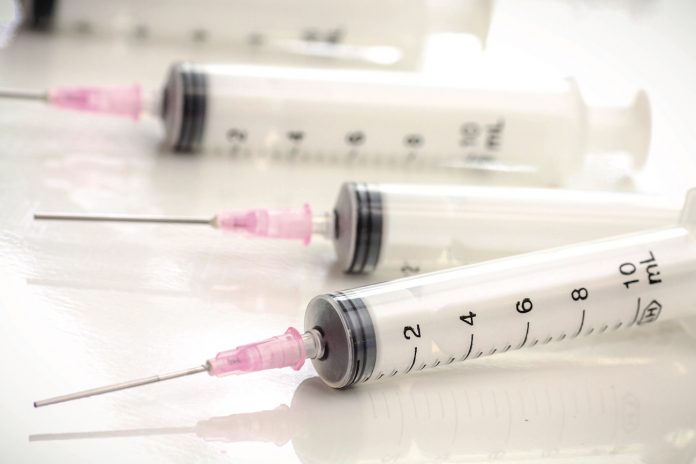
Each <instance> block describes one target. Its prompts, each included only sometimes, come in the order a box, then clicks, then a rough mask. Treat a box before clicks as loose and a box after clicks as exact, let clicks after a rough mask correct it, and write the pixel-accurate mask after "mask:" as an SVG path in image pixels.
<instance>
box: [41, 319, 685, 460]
mask: <svg viewBox="0 0 696 464" xmlns="http://www.w3.org/2000/svg"><path fill="white" fill-rule="evenodd" d="M662 329H664V330H654V331H651V334H650V336H647V337H641V338H640V343H622V341H625V338H623V337H620V336H619V337H614V340H605V341H609V343H600V344H599V346H597V347H593V348H592V349H589V350H588V349H587V347H586V349H585V350H578V349H576V350H571V351H569V352H565V353H548V352H547V353H538V355H537V356H533V357H532V359H531V360H530V361H529V362H526V363H523V364H520V363H518V362H516V361H518V360H517V359H516V358H515V357H514V356H512V357H509V359H499V360H498V361H497V362H493V363H490V364H482V365H479V366H477V369H476V370H475V372H467V371H466V370H462V369H450V370H449V371H444V372H442V373H440V374H438V375H436V376H431V375H422V376H411V377H409V378H404V379H403V380H402V381H401V382H398V384H397V383H386V382H385V383H379V384H373V385H369V386H365V387H363V388H355V389H352V390H350V391H336V390H333V389H331V388H327V387H326V386H325V385H324V384H323V383H322V382H321V381H320V380H319V379H317V378H316V377H313V378H310V379H307V380H305V381H303V382H302V383H301V384H300V385H299V386H298V387H297V389H296V391H295V393H294V394H293V398H292V402H291V403H290V404H289V405H284V404H283V405H280V406H278V407H276V408H274V409H272V410H265V411H259V412H253V413H248V412H247V413H242V414H231V415H227V416H219V417H212V418H207V419H203V420H200V421H198V422H197V423H196V424H190V425H186V426H181V425H180V424H177V426H171V425H168V426H164V427H157V428H140V429H130V430H128V429H127V430H105V431H93V432H69V433H55V434H38V435H31V436H30V437H29V440H30V441H32V442H41V441H54V440H77V439H108V438H125V437H151V436H155V435H170V434H194V435H195V436H196V437H197V438H199V439H201V440H204V441H206V442H225V443H239V442H257V443H260V442H266V443H275V444H276V445H277V446H284V445H285V444H287V443H288V442H291V444H292V447H293V448H294V449H295V452H296V453H297V455H298V457H299V458H300V460H301V461H302V462H305V463H319V462H342V463H360V462H412V460H411V459H409V458H411V457H413V450H418V452H419V455H418V457H419V458H420V459H417V460H415V461H416V462H435V461H436V460H438V459H440V460H443V461H445V462H452V461H454V462H461V461H466V462H480V459H481V457H482V456H491V455H496V456H497V457H498V459H500V460H501V461H508V460H510V461H515V462H519V459H526V460H529V459H530V458H531V459H536V458H541V457H543V456H545V455H548V454H549V451H550V450H554V453H553V456H554V457H555V458H577V457H578V456H584V457H590V456H592V455H610V454H611V455H613V456H616V455H620V454H622V452H621V451H618V450H623V452H624V453H626V454H628V455H632V456H634V457H638V456H641V457H643V458H647V457H648V456H655V455H662V456H665V455H669V456H681V457H683V458H687V457H688V458H691V457H692V456H693V455H694V453H696V447H695V446H694V445H695V444H696V437H693V436H691V435H690V434H687V436H688V437H687V436H685V437H684V439H683V440H664V439H663V437H665V436H679V434H680V433H679V432H680V431H684V430H692V429H693V427H694V425H696V404H694V403H693V402H692V401H685V399H687V398H690V397H691V396H692V392H693V390H694V388H695V387H696V370H695V369H696V356H695V355H694V353H693V350H692V349H690V345H691V344H693V342H694V340H693V337H690V336H688V335H687V333H686V332H685V331H684V330H678V328H677V327H669V325H668V324H664V325H663V327H662ZM669 329H671V330H669ZM617 335H618V334H617ZM611 338H612V337H607V339H611ZM617 341H618V343H617ZM588 351H589V352H588ZM510 358H511V359H510ZM646 376H649V378H650V379H659V380H658V381H649V380H646ZM327 417H331V418H337V419H338V420H331V421H326V420H325V418H327ZM70 426H74V424H73V423H72V422H71V423H70ZM346 430H349V431H360V433H346ZM501 431H505V432H504V433H501ZM500 450H505V451H504V453H500ZM229 451H230V452H231V454H232V453H234V452H235V448H231V449H230V450H229ZM476 458H478V459H476ZM554 462H557V461H555V460H554ZM670 462H690V461H689V460H688V459H687V460H679V459H674V460H670Z"/></svg>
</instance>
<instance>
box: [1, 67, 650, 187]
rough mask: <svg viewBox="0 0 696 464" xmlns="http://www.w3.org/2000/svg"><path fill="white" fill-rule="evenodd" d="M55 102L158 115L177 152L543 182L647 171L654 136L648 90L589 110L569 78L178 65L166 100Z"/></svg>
mask: <svg viewBox="0 0 696 464" xmlns="http://www.w3.org/2000/svg"><path fill="white" fill-rule="evenodd" d="M537 81H539V80H538V79H537ZM3 94H4V95H6V96H11V94H12V92H9V93H8V92H4V93H2V94H0V95H3ZM16 95H17V94H16V93H15V94H14V96H16ZM37 95H39V94H37ZM40 95H45V93H40ZM48 95H49V97H48V100H47V101H49V103H52V104H54V105H57V106H61V107H64V108H72V109H76V110H82V111H97V112H102V113H112V114H117V115H122V116H128V117H132V118H137V117H138V115H139V114H141V113H143V112H145V111H147V112H150V113H152V114H153V115H155V116H156V117H157V118H161V120H162V122H163V124H164V128H165V136H164V138H165V140H164V144H165V146H166V147H168V148H170V149H172V150H174V151H178V152H195V151H199V150H204V151H209V152H218V153H227V154H230V155H232V156H237V155H240V156H241V155H247V154H248V155H250V156H255V157H264V156H273V158H274V159H275V158H277V159H282V160H286V161H288V162H297V161H298V160H312V159H332V160H335V161H345V162H350V163H353V162H371V161H375V162H394V163H396V164H397V165H409V166H412V165H416V166H424V167H440V168H442V167H448V168H451V167H453V166H456V167H463V168H472V169H474V170H476V171H477V172H478V171H480V170H485V171H486V172H489V171H499V172H505V173H508V174H509V175H512V176H516V177H520V176H521V177H522V178H524V179H529V181H530V182H537V183H540V184H544V185H547V184H558V183H559V182H561V181H562V180H563V179H565V178H567V177H568V176H570V175H572V174H574V173H575V172H576V171H577V169H578V168H579V167H581V166H582V163H583V161H584V159H585V157H586V155H588V154H589V153H605V154H612V153H613V154H616V153H621V154H624V155H627V156H628V157H629V158H630V159H631V161H632V162H633V165H634V166H635V167H641V166H642V165H643V164H644V162H645V160H646V158H647V155H648V149H649V146H650V133H651V112H650V104H649V100H648V97H647V95H646V94H645V92H642V91H641V92H637V93H636V94H635V95H634V98H633V101H632V102H631V103H629V104H627V105H618V106H616V105H615V106H592V105H589V104H587V103H586V102H585V101H584V100H583V98H582V96H581V93H580V91H579V89H578V86H577V85H576V83H575V82H574V81H573V80H570V79H569V80H558V81H555V82H551V83H549V84H548V85H546V84H542V83H540V82H534V83H532V84H521V83H514V82H513V83H502V82H493V80H492V79H491V78H490V77H489V76H484V77H478V78H474V77H473V76H471V77H469V78H467V79H466V80H464V79H462V80H461V81H460V80H458V81H456V82H453V81H447V82H441V81H435V80H433V79H432V78H426V77H424V76H418V75H415V74H413V73H411V74H409V73H395V72H394V73H388V72H376V71H340V72H339V71H331V70H322V69H294V68H282V67H271V66H266V67H259V66H256V67H254V66H232V65H198V64H196V65H194V64H191V63H177V64H175V65H174V66H172V68H171V70H170V72H169V75H168V76H167V80H166V84H165V85H164V88H163V90H162V91H161V92H159V97H158V98H156V99H154V98H150V97H148V98H150V99H151V100H153V101H155V100H159V103H149V102H147V101H146V100H147V99H146V98H145V97H146V96H147V95H146V93H142V94H141V93H140V91H139V90H137V89H135V88H131V87H125V88H114V89H107V88H104V89H100V88H97V87H85V88H74V89H55V90H52V91H49V92H48ZM52 95H54V96H52ZM327 115H330V116H329V117H327Z"/></svg>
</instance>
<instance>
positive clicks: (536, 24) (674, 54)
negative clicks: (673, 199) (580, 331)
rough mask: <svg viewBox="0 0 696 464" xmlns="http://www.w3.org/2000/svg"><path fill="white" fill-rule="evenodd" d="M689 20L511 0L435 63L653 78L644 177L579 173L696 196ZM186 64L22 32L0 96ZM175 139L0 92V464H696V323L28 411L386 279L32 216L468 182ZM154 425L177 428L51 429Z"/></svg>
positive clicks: (190, 237)
mask: <svg viewBox="0 0 696 464" xmlns="http://www.w3.org/2000/svg"><path fill="white" fill-rule="evenodd" d="M694 18H696V4H694V3H693V2H690V1H688V0H682V1H679V2H677V1H674V2H660V1H647V0H646V1H630V0H624V1H620V0H617V1H612V2H594V1H584V2H579V1H578V2H574V3H573V2H571V3H570V5H568V4H565V3H559V2H549V1H531V0H523V1H522V0H520V1H500V2H499V3H498V5H497V7H496V12H495V17H494V23H493V27H492V29H491V35H490V40H489V44H488V51H487V53H486V55H484V56H483V57H480V56H467V57H466V59H464V60H462V61H461V62H455V63H453V62H452V61H453V60H452V59H451V57H447V56H446V55H437V54H436V55H434V56H432V57H431V58H430V59H429V60H428V62H427V66H428V68H427V69H428V70H429V71H431V72H442V71H443V70H445V69H447V67H451V68H452V69H451V70H448V72H466V69H467V68H468V67H470V66H480V65H482V63H483V62H486V63H487V64H488V65H489V66H502V64H506V65H507V66H511V67H512V69H513V70H514V69H527V70H528V69H531V68H534V69H536V70H537V71H538V72H541V73H546V74H557V75H567V74H568V75H574V76H576V77H577V78H578V79H579V81H580V84H581V86H582V89H583V91H584V92H585V93H586V95H587V97H588V99H590V100H593V101H595V102H609V101H614V100H615V99H626V98H628V96H629V95H630V93H631V92H632V91H633V90H635V89H636V88H641V87H642V88H645V89H646V90H647V91H648V92H649V94H650V96H651V99H652V105H653V122H654V132H653V134H654V135H653V145H652V151H651V157H650V159H649V162H648V165H647V167H646V168H645V170H644V171H643V172H641V173H639V174H636V175H632V176H627V175H626V174H625V173H623V172H611V173H610V174H606V173H605V172H604V171H603V172H598V171H596V170H593V169H595V167H594V166H593V165H591V163H590V165H588V166H586V168H585V169H584V170H583V171H581V172H579V173H578V174H577V175H576V176H574V177H573V178H572V179H570V180H569V182H568V184H569V185H571V186H573V187H579V188H590V189H597V188H613V189H619V190H633V189H636V190H642V191H647V192H656V193H666V194H675V195H681V194H683V193H684V191H685V190H686V189H687V188H689V187H690V186H692V185H694V184H696V163H695V159H694V155H693V147H694V146H696V131H695V130H694V121H696V91H694V83H696V60H694V59H693V57H694V56H696V55H695V54H696V29H695V26H696V22H695V21H694ZM434 51H435V52H437V50H434ZM184 55H185V54H184ZM203 55H205V54H203ZM200 56H201V54H198V56H197V57H198V58H200ZM180 58H187V56H182V53H181V52H180V51H177V50H175V49H171V48H167V49H157V48H153V47H133V46H132V45H128V44H123V43H121V44H113V43H110V44H104V43H92V42H89V41H87V40H84V39H74V38H56V37H46V36H32V35H23V36H20V37H18V38H17V40H16V41H15V42H14V43H12V44H11V45H10V46H9V48H7V49H5V50H0V86H15V87H17V86H19V87H30V88H45V87H48V86H52V85H59V84H72V83H95V84H99V83H103V84H119V83H130V82H133V81H138V82H142V83H144V84H145V85H147V86H150V87H152V88H156V86H158V85H159V84H160V82H161V80H162V79H163V75H164V70H165V69H166V68H167V65H168V63H169V62H171V61H172V60H174V59H180ZM208 58H209V59H214V58H216V56H215V53H210V56H208ZM511 74H514V73H511ZM161 136H162V129H161V127H160V126H159V124H158V123H157V122H156V121H143V122H141V123H138V124H135V123H133V122H131V121H120V120H114V119H109V118H101V117H94V118H89V117H85V116H84V115H80V114H74V113H68V112H59V111H56V110H52V109H49V108H44V107H41V106H39V105H35V104H27V103H15V102H2V103H0V148H1V149H2V151H1V153H0V198H2V203H1V208H0V259H1V262H0V264H1V265H0V303H1V304H0V366H2V368H3V374H2V376H1V377H0V378H1V379H2V381H1V382H0V393H1V394H0V458H2V459H0V461H2V462H8V463H9V462H12V463H29V462H32V463H34V462H71V463H78V462H102V463H107V462H118V463H122V462H144V463H145V462H147V463H157V462H177V463H189V462H206V463H207V462H300V461H301V462H305V463H309V462H363V461H365V462H366V461H371V462H379V461H384V462H390V461H395V460H396V461H399V462H433V461H435V460H441V461H443V462H448V461H462V460H465V461H479V460H480V461H487V460H489V459H493V458H497V459H502V460H505V459H515V460H525V459H529V460H535V459H537V458H541V457H545V458H547V459H549V460H552V461H554V462H561V461H562V462H576V461H577V462H587V460H588V457H590V456H593V457H595V458H596V459H597V461H600V462H609V461H611V462H614V461H617V460H619V461H621V462H694V456H696V428H695V426H696V407H695V406H694V402H693V391H696V353H694V351H695V350H694V349H693V348H694V345H695V343H694V338H693V336H692V334H693V331H691V332H689V331H688V330H685V329H683V328H682V327H681V326H679V325H677V324H675V325H668V324H666V323H665V324H662V326H661V327H660V326H658V327H654V328H652V329H646V330H639V331H636V332H635V333H628V332H627V333H616V334H612V335H606V336H604V337H590V338H588V339H584V340H577V341H573V342H569V343H566V344H559V345H558V346H547V347H544V348H539V349H535V350H526V351H523V352H518V353H508V354H505V355H499V356H494V357H491V358H484V359H481V360H477V361H474V362H470V363H468V365H467V366H459V367H457V368H453V369H450V370H448V371H447V372H444V373H441V374H434V375H426V374H423V375H414V376H413V377H411V378H409V379H402V380H395V381H390V382H385V383H383V384H381V385H375V386H372V387H367V388H365V389H355V390H352V391H348V392H333V391H330V390H329V389H327V388H325V387H322V386H321V384H320V382H318V381H317V379H316V378H314V377H315V374H314V372H313V370H312V368H311V366H310V365H306V366H305V367H303V368H302V369H301V370H299V371H298V372H294V371H290V370H279V371H271V372H266V373H258V374H255V375H249V376H246V377H229V378H224V379H211V378H209V377H208V376H206V375H199V376H194V377H189V378H185V379H179V380H176V381H172V382H167V383H163V384H159V385H155V386H147V387H143V388H139V389H135V390H130V391H125V392H120V393H116V394H111V395H107V396H102V397H96V398H90V399H86V400H83V401H78V402H73V403H67V404H63V405H58V406H54V407H50V408H45V409H40V410H36V409H34V408H33V407H32V401H34V400H37V399H40V398H44V397H48V396H53V395H56V394H62V393H67V392H70V391H73V390H79V389H83V388H88V387H92V386H98V385H100V384H106V383H111V382H115V381H121V380H128V379H131V378H137V377H141V376H146V375H150V374H154V373H158V372H167V371H171V370H176V369H179V368H185V367H189V366H195V365H197V364H199V363H200V362H202V361H203V360H205V359H206V358H207V357H209V356H211V355H213V354H214V353H216V352H217V351H220V350H223V349H228V348H231V347H234V346H237V345H239V344H242V343H245V342H247V341H251V340H255V339H258V338H262V337H266V336H269V335H274V334H276V333H280V332H282V331H283V330H285V328H286V327H287V326H289V325H301V321H302V315H303V311H304V305H305V304H306V302H307V301H308V300H309V298H311V297H312V296H313V295H315V294H318V293H320V292H325V291H332V290H338V289H342V288H347V287H351V286H355V285H359V284H363V283H366V282H370V281H375V280H382V279H385V278H388V277H390V276H389V275H388V274H384V273H383V274H380V275H377V276H368V277H350V276H344V275H342V274H341V273H340V272H339V271H338V270H336V269H335V267H334V266H333V250H332V249H331V247H330V245H329V244H325V243H313V244H312V245H311V246H310V247H309V248H303V247H302V246H300V245H298V244H295V243H272V242H266V241H262V240H247V239H244V238H240V237H234V236H230V235H222V234H220V233H219V232H217V231H215V230H212V229H207V228H205V227H196V226H190V227H184V226H182V227H167V226H144V225H127V224H80V223H37V222H34V221H33V220H32V218H31V215H32V213H33V212H34V211H36V210H42V211H71V212H80V211H83V212H93V213H99V212H120V213H129V212H130V213H142V214H145V213H153V214H168V215H202V216H209V215H211V214H212V213H213V212H215V211H217V210H219V209H223V208H234V207H243V206H265V205H269V206H294V205H299V204H301V203H303V202H305V201H309V202H312V203H313V204H314V205H315V206H316V207H326V208H329V207H331V206H332V203H333V199H334V195H335V192H336V190H337V184H338V183H339V182H340V181H343V180H365V181H382V182H384V181H418V182H443V181H450V182H455V181H457V182H465V181H468V180H469V178H468V177H467V176H465V175H464V174H460V173H452V172H448V173H442V172H440V173H428V172H414V171H409V170H404V169H389V168H374V167H366V166H316V165H294V166H291V165H284V164H282V163H274V162H269V161H261V162H250V161H240V160H232V159H227V158H225V157H220V156H218V157H215V156H198V157H189V156H174V155H171V154H167V153H161V152H160V151H161V150H159V148H158V144H159V140H160V138H161ZM280 405H287V406H290V409H287V408H280V409H278V410H277V411H276V412H275V413H274V414H275V416H273V417H274V419H273V420H274V421H275V422H269V416H268V414H267V415H258V414H257V415H247V416H234V415H240V414H243V413H253V412H259V411H266V410H273V409H275V408H277V407H278V406H280ZM223 416H230V417H229V418H228V419H227V420H226V421H225V422H214V423H212V424H211V423H210V422H207V423H206V422H205V421H206V420H207V419H210V418H213V417H223ZM199 421H202V422H201V425H200V426H199V427H198V428H197V429H179V428H176V427H192V426H194V425H195V424H196V423H197V422H199ZM254 422H255V423H256V426H252V423H254ZM269 424H275V426H272V425H269ZM151 427H154V428H158V429H159V430H157V431H158V432H160V433H161V434H160V435H151V434H150V433H149V432H145V431H141V432H139V433H140V435H143V434H146V435H148V436H141V437H125V436H122V437H119V438H104V437H101V438H94V439H85V438H84V437H79V436H78V437H75V436H73V437H72V439H68V440H59V441H57V440H52V441H38V439H40V438H42V437H41V436H36V434H44V433H65V432H87V431H114V430H121V429H147V428H151ZM172 428H174V429H172ZM196 433H198V435H197V434H196ZM32 435H33V436H34V437H33V439H34V440H33V441H30V439H29V437H30V436H32ZM43 438H46V437H43ZM54 438H55V437H54ZM254 438H256V439H254Z"/></svg>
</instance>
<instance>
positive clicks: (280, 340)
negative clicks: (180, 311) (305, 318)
mask: <svg viewBox="0 0 696 464" xmlns="http://www.w3.org/2000/svg"><path fill="white" fill-rule="evenodd" d="M305 358H306V352H305V347H304V341H303V340H302V335H300V333H299V332H298V331H297V329H294V328H293V327H290V328H288V330H287V331H286V332H285V333H284V334H283V335H278V336H276V337H272V338H269V339H267V340H263V341H260V342H256V343H250V344H248V345H243V346H240V347H237V348H235V349H233V350H229V351H223V352H221V353H218V354H217V356H215V358H214V359H209V360H208V367H209V368H208V373H209V374H210V375H214V376H217V377H220V376H223V375H230V374H244V373H248V372H256V371H263V370H267V369H278V368H281V367H292V368H293V369H295V370H298V369H299V368H300V367H302V365H303V364H304V361H305Z"/></svg>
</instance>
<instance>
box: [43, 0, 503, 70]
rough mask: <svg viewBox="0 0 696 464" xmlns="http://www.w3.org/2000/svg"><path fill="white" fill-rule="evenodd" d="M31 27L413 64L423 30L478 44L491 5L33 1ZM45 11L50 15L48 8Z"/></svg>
mask: <svg viewBox="0 0 696 464" xmlns="http://www.w3.org/2000/svg"><path fill="white" fill-rule="evenodd" d="M29 3H31V4H33V19H32V20H33V22H34V24H36V25H38V26H44V27H50V28H51V29H53V30H56V31H61V32H73V33H75V32H76V33H82V34H83V35H88V36H95V37H120V38H129V39H136V40H139V41H140V42H145V41H153V40H154V41H160V42H175V43H179V44H181V43H184V44H185V43H191V44H193V45H197V46H198V48H200V47H204V46H206V47H211V46H216V47H219V48H221V49H223V47H224V49H225V50H226V53H227V54H228V55H229V58H230V59H235V60H240V59H241V60H242V61H248V60H253V61H259V60H261V61H272V62H284V61H285V62H287V61H288V60H291V61H293V62H296V61H297V60H298V59H300V60H309V61H310V62H314V63H334V64H337V63H344V64H352V65H356V64H357V65H372V66H399V67H414V66H416V65H418V64H419V61H420V57H421V53H422V51H423V48H424V43H425V40H426V38H427V35H428V33H430V32H438V31H447V32H455V33H457V32H459V33H468V34H472V35H473V36H477V37H478V38H479V40H480V41H481V42H484V41H485V38H486V35H487V32H488V26H489V22H490V14H491V8H492V0H464V1H458V0H455V1H453V0H380V1H378V2H374V1H371V0H353V1H350V2H346V1H342V0H203V1H200V0H199V1H194V0H147V1H140V0H119V1H106V0H60V2H57V4H55V5H54V6H53V8H52V9H50V8H49V9H46V8H45V7H44V8H42V5H43V4H44V3H45V2H42V1H40V0H33V1H31V2H29ZM51 10H52V11H51Z"/></svg>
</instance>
